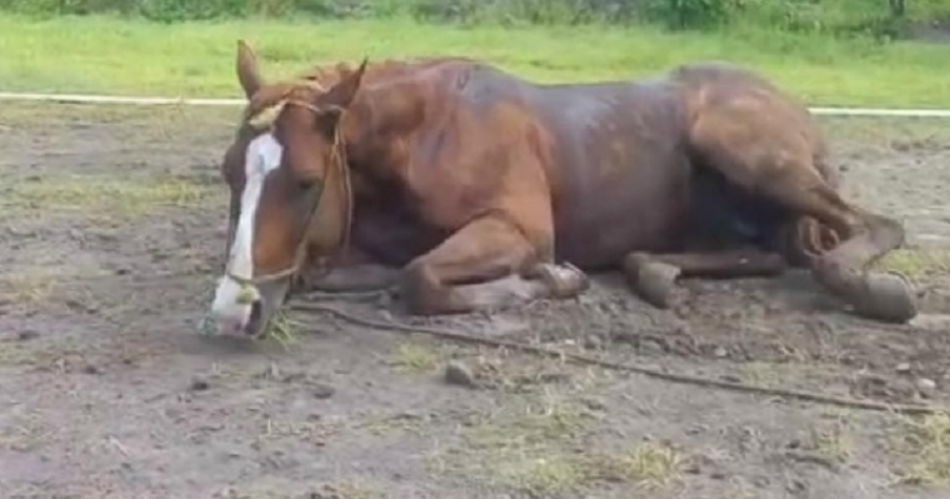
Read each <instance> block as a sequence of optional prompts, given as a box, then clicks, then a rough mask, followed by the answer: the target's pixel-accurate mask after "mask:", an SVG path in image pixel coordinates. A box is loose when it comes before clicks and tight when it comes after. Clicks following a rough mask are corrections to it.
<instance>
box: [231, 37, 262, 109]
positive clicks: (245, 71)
mask: <svg viewBox="0 0 950 499" xmlns="http://www.w3.org/2000/svg"><path fill="white" fill-rule="evenodd" d="M237 76H238V80H239V81H240V82H241V88H243V89H244V95H245V96H247V98H248V99H250V98H251V97H252V96H253V95H254V93H255V92H257V90H258V89H260V88H261V86H262V85H263V79H262V78H261V75H260V72H259V71H258V69H257V57H256V56H255V55H254V51H253V50H251V47H250V46H249V45H248V44H247V43H245V42H244V40H238V51H237Z"/></svg>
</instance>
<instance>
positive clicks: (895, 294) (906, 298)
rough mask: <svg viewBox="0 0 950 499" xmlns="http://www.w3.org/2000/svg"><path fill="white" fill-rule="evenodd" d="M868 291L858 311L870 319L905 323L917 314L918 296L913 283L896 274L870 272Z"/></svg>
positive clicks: (862, 298) (861, 298) (857, 307)
mask: <svg viewBox="0 0 950 499" xmlns="http://www.w3.org/2000/svg"><path fill="white" fill-rule="evenodd" d="M866 283H867V288H866V289H867V293H865V294H864V296H862V297H860V299H859V300H858V303H856V309H857V310H856V311H857V313H858V314H860V315H863V316H865V317H867V318H870V319H876V320H879V321H883V322H891V323H898V324H903V323H906V322H908V321H910V320H911V319H913V318H914V317H915V316H916V315H917V296H916V295H915V293H914V289H913V287H912V286H911V284H910V283H909V282H908V281H907V280H906V279H904V278H903V277H901V276H899V275H896V274H868V275H867V277H866Z"/></svg>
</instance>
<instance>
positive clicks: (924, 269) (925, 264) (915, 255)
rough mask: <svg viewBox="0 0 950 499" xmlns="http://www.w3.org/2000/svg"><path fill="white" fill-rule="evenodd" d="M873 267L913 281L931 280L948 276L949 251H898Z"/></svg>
mask: <svg viewBox="0 0 950 499" xmlns="http://www.w3.org/2000/svg"><path fill="white" fill-rule="evenodd" d="M875 266H876V267H877V268H879V269H881V270H889V271H894V272H898V273H900V274H903V275H905V276H907V277H909V278H910V279H914V280H917V279H926V278H933V277H935V276H938V275H947V274H950V250H947V249H942V248H940V249H927V250H923V249H914V250H910V249H898V250H895V251H892V252H890V253H888V254H887V255H885V256H884V257H883V258H881V260H879V261H878V262H877V264H876V265H875Z"/></svg>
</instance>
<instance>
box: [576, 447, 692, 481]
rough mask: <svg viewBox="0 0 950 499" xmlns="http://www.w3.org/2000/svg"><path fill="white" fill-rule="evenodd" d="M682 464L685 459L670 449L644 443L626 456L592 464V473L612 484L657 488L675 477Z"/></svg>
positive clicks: (603, 459)
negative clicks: (619, 482) (616, 482)
mask: <svg viewBox="0 0 950 499" xmlns="http://www.w3.org/2000/svg"><path fill="white" fill-rule="evenodd" d="M684 464H685V458H684V457H683V456H682V455H681V454H680V453H679V452H678V451H676V450H675V449H673V448H672V447H671V446H669V445H666V444H663V443H658V442H645V443H643V444H640V445H638V446H637V447H635V448H634V449H633V450H632V451H630V452H628V453H626V454H621V455H619V456H608V457H602V458H600V459H597V460H595V461H594V464H593V465H592V469H593V471H594V472H595V473H596V474H597V475H599V476H602V477H604V478H607V479H610V480H613V481H626V482H633V483H636V484H638V485H640V486H643V487H648V488H659V487H663V486H666V485H668V484H670V483H671V482H673V481H674V480H675V479H676V478H677V477H679V476H680V475H681V474H682V473H683V466H684Z"/></svg>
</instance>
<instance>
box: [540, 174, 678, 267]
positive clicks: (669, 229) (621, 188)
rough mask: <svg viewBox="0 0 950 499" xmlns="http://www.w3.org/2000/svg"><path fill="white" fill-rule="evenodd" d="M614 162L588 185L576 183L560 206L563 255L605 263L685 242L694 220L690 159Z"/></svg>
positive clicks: (558, 248)
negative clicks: (687, 229) (690, 212)
mask: <svg viewBox="0 0 950 499" xmlns="http://www.w3.org/2000/svg"><path fill="white" fill-rule="evenodd" d="M615 166H616V168H615V169H614V171H613V172H611V173H608V174H605V175H600V176H598V177H599V178H597V180H596V181H594V182H591V183H590V184H589V185H586V186H572V188H571V189H568V191H569V192H566V193H565V194H564V196H563V197H562V198H561V202H559V203H558V205H557V206H556V207H555V210H556V212H555V240H556V253H557V258H558V259H559V260H562V261H568V262H571V263H573V264H574V265H577V266H579V267H583V268H587V269H596V268H606V267H611V266H615V265H617V264H618V263H619V262H620V260H621V259H622V258H623V257H624V256H626V255H627V254H628V253H630V252H631V251H670V250H674V249H676V248H677V247H678V245H679V244H680V242H681V239H682V236H683V231H684V230H685V228H686V227H687V225H688V222H689V203H690V192H689V165H688V163H687V162H686V159H685V158H680V157H674V158H663V159H661V160H658V161H656V162H653V163H649V164H636V165H615Z"/></svg>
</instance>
